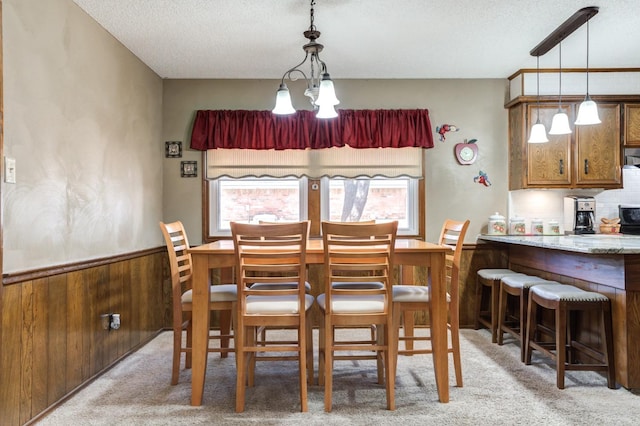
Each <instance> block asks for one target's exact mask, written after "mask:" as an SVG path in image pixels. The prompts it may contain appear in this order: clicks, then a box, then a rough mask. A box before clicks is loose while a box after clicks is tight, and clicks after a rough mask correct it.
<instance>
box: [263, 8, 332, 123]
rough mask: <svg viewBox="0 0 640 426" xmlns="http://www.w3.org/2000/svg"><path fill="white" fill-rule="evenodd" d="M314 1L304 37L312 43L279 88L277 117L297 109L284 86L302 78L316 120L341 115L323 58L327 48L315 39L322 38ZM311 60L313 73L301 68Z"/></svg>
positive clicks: (303, 47)
mask: <svg viewBox="0 0 640 426" xmlns="http://www.w3.org/2000/svg"><path fill="white" fill-rule="evenodd" d="M315 4H316V2H315V0H311V10H310V14H309V16H310V25H309V29H308V30H307V31H305V32H304V33H303V34H304V36H305V38H307V39H309V43H307V44H305V45H304V46H302V49H303V50H304V51H305V56H304V59H303V60H302V62H300V63H299V64H298V65H296V66H295V67H293V68H290V69H289V70H287V71H286V72H285V73H284V74H283V76H282V80H281V82H280V88H279V89H278V92H277V93H276V105H275V107H274V108H273V110H272V112H273V113H274V114H278V115H284V114H293V113H295V112H296V110H295V109H294V108H293V104H292V103H291V94H290V93H289V89H288V88H287V85H286V84H285V82H284V81H285V79H289V80H292V81H293V80H295V79H296V77H298V76H299V75H301V76H302V77H303V78H304V80H305V81H306V83H307V89H306V90H305V91H304V94H305V96H308V97H309V100H310V102H311V105H312V106H313V109H314V110H315V111H317V114H316V117H317V118H334V117H337V116H338V113H337V112H336V110H335V106H336V105H338V104H339V103H340V101H339V100H338V98H337V97H336V92H335V89H334V86H333V81H332V80H331V76H330V75H329V72H328V71H327V65H326V64H325V63H324V62H323V61H322V60H321V59H320V52H322V49H323V48H324V46H323V45H322V44H320V43H318V42H317V41H316V40H317V39H318V38H319V37H320V31H318V30H316V27H315V25H314V23H313V21H314V6H315ZM307 59H308V60H309V66H310V71H309V74H308V75H307V73H305V72H304V71H303V70H302V69H301V68H300V67H301V66H302V65H304V64H305V63H306V62H307Z"/></svg>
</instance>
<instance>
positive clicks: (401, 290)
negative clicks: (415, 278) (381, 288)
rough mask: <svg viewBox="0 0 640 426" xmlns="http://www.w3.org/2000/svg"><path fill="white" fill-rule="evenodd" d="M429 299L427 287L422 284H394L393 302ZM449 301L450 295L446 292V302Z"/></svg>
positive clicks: (424, 300)
mask: <svg viewBox="0 0 640 426" xmlns="http://www.w3.org/2000/svg"><path fill="white" fill-rule="evenodd" d="M430 301H431V292H430V291H429V287H427V286H422V285H394V286H393V302H394V303H396V302H399V303H401V302H424V303H429V302H430ZM449 302H451V295H450V294H449V293H447V303H449Z"/></svg>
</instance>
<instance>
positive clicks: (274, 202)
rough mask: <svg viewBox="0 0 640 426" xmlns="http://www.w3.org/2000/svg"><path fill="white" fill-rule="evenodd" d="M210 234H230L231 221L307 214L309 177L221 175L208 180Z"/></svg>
mask: <svg viewBox="0 0 640 426" xmlns="http://www.w3.org/2000/svg"><path fill="white" fill-rule="evenodd" d="M209 188H210V196H209V209H208V210H209V235H211V236H221V235H231V227H230V226H229V222H231V221H237V222H249V223H258V222H259V221H261V220H264V221H268V222H280V221H282V222H294V221H299V220H305V219H306V218H307V209H306V207H307V202H306V199H307V192H306V188H307V180H306V179H305V178H302V179H295V178H292V179H287V178H242V179H231V178H220V179H216V180H213V181H209Z"/></svg>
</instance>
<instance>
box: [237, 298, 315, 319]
mask: <svg viewBox="0 0 640 426" xmlns="http://www.w3.org/2000/svg"><path fill="white" fill-rule="evenodd" d="M312 305H313V296H311V295H310V294H307V295H305V310H309V308H311V306H312ZM298 307H299V305H298V296H296V295H292V294H286V295H281V296H247V309H246V313H247V314H248V315H256V314H263V315H283V314H284V315H286V314H297V313H298Z"/></svg>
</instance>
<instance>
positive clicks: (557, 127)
mask: <svg viewBox="0 0 640 426" xmlns="http://www.w3.org/2000/svg"><path fill="white" fill-rule="evenodd" d="M558 51H559V56H560V60H559V64H558V112H556V114H555V115H554V116H553V121H552V122H551V129H549V134H550V135H568V134H570V133H571V127H569V117H568V116H567V114H566V113H565V112H564V111H562V42H560V43H558Z"/></svg>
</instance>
